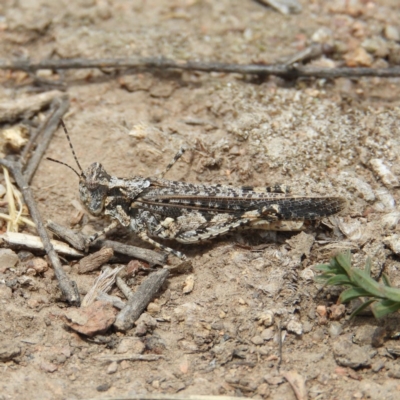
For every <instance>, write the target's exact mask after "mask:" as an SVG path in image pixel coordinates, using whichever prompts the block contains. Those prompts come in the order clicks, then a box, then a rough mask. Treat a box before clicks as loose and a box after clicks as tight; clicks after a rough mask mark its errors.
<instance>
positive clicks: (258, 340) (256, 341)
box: [251, 335, 264, 345]
mask: <svg viewBox="0 0 400 400" xmlns="http://www.w3.org/2000/svg"><path fill="white" fill-rule="evenodd" d="M251 341H252V343H254V344H255V345H261V344H263V343H264V339H263V338H262V337H261V336H258V335H257V336H254V337H253V338H252V339H251Z"/></svg>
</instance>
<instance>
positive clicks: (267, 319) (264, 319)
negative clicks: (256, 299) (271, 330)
mask: <svg viewBox="0 0 400 400" xmlns="http://www.w3.org/2000/svg"><path fill="white" fill-rule="evenodd" d="M257 320H258V323H259V324H260V325H264V326H265V327H267V328H268V327H269V326H271V325H273V323H274V313H273V312H272V311H270V310H267V311H265V312H263V313H262V314H260V315H259V316H258V317H257Z"/></svg>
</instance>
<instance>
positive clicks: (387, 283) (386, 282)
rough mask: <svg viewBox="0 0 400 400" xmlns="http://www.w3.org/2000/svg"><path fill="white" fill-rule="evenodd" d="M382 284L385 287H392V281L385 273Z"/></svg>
mask: <svg viewBox="0 0 400 400" xmlns="http://www.w3.org/2000/svg"><path fill="white" fill-rule="evenodd" d="M382 282H383V284H384V285H385V286H388V287H392V284H391V283H390V279H389V277H388V276H387V275H386V274H385V273H383V274H382Z"/></svg>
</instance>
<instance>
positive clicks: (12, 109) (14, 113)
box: [0, 61, 63, 122]
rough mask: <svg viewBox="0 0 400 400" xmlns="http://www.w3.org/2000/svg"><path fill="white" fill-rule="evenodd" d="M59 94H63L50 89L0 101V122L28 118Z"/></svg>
mask: <svg viewBox="0 0 400 400" xmlns="http://www.w3.org/2000/svg"><path fill="white" fill-rule="evenodd" d="M0 63H1V61H0ZM60 96H63V93H62V92H59V91H58V90H52V91H50V92H45V93H40V94H37V95H34V96H29V97H25V98H21V99H17V100H12V101H5V102H2V103H0V122H13V121H15V120H17V119H18V118H22V117H23V118H26V119H29V118H30V117H32V116H33V115H35V114H36V113H37V112H38V111H40V110H41V109H42V108H44V107H47V106H48V105H49V104H50V103H51V102H52V101H53V100H54V99H55V98H59V97H60Z"/></svg>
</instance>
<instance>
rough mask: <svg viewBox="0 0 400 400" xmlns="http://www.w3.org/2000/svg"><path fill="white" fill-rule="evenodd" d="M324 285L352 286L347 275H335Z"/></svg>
mask: <svg viewBox="0 0 400 400" xmlns="http://www.w3.org/2000/svg"><path fill="white" fill-rule="evenodd" d="M326 285H350V286H354V285H353V283H352V282H351V281H350V279H349V277H348V276H347V275H335V276H332V277H331V278H329V279H328V280H327V281H326Z"/></svg>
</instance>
